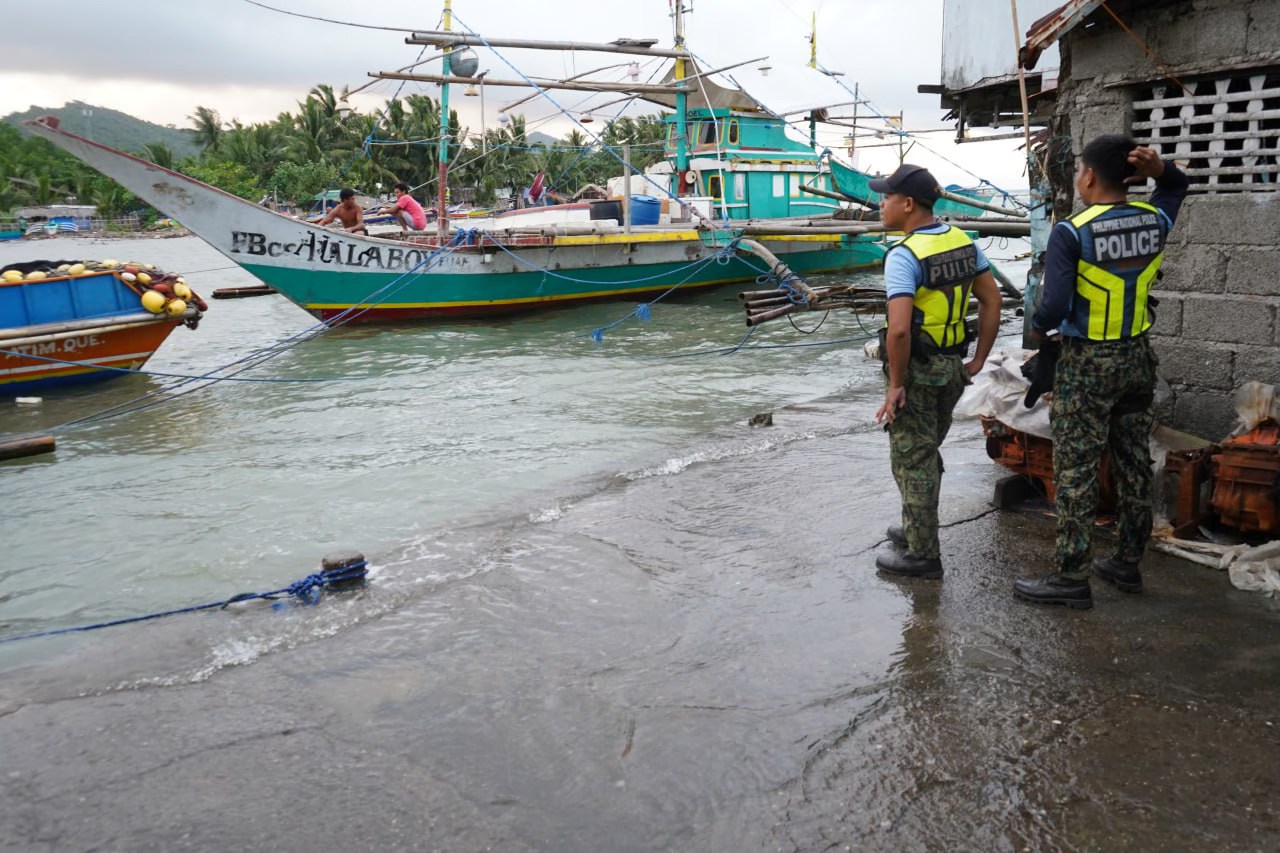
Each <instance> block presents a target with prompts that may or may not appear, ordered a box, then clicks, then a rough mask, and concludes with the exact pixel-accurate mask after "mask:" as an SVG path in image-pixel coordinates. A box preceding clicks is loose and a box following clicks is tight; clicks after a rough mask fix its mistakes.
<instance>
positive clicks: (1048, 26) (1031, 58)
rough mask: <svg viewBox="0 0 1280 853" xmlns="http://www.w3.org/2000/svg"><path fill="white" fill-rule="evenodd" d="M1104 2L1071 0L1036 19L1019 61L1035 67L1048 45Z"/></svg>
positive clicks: (1025, 65)
mask: <svg viewBox="0 0 1280 853" xmlns="http://www.w3.org/2000/svg"><path fill="white" fill-rule="evenodd" d="M1102 3H1103V0H1069V2H1066V3H1063V4H1062V5H1061V6H1059V7H1058V8H1057V9H1054V10H1053V11H1052V12H1050V13H1049V14H1047V15H1045V16H1044V17H1043V18H1041V19H1040V20H1038V21H1036V22H1035V23H1034V24H1032V25H1031V29H1029V30H1027V41H1026V44H1024V45H1023V46H1022V47H1021V49H1019V51H1018V62H1019V63H1021V65H1022V67H1023V68H1035V67H1036V62H1037V61H1038V60H1039V59H1040V54H1041V53H1043V52H1044V49H1045V48H1046V47H1048V46H1049V45H1051V44H1053V43H1054V42H1056V41H1057V40H1058V39H1060V38H1062V37H1063V36H1064V35H1066V34H1067V33H1068V32H1069V31H1071V30H1072V29H1073V28H1074V27H1075V26H1076V25H1077V24H1079V23H1080V22H1081V21H1083V20H1084V19H1085V18H1087V17H1089V14H1090V13H1091V12H1093V10H1094V9H1097V8H1098V7H1099V6H1101V5H1102Z"/></svg>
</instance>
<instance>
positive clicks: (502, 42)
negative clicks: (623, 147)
mask: <svg viewBox="0 0 1280 853" xmlns="http://www.w3.org/2000/svg"><path fill="white" fill-rule="evenodd" d="M448 26H449V25H448V24H447V23H446V24H445V31H444V32H440V31H428V32H416V33H414V34H413V35H412V36H411V37H409V38H406V39H405V40H404V41H405V44H420V45H431V46H435V47H461V46H469V47H526V48H529V49H531V50H554V51H566V50H568V51H575V50H581V51H587V52H591V53H631V54H638V55H640V56H662V57H666V58H668V59H687V58H689V51H687V50H685V49H684V46H683V44H684V43H683V40H681V41H678V42H677V44H676V47H674V48H671V49H666V48H661V47H652V46H650V45H640V44H593V43H589V42H575V41H539V40H536V39H493V38H480V37H478V36H469V35H464V34H462V33H454V32H449V31H448ZM678 26H679V24H677V27H678Z"/></svg>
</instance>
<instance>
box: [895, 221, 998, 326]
mask: <svg viewBox="0 0 1280 853" xmlns="http://www.w3.org/2000/svg"><path fill="white" fill-rule="evenodd" d="M900 247H901V248H903V249H905V250H906V251H908V252H910V253H911V254H912V255H914V256H915V259H916V260H917V261H919V263H920V272H921V278H920V284H919V286H918V287H917V288H916V295H915V298H914V299H913V305H914V308H913V310H912V323H911V328H912V331H913V332H914V333H915V337H917V338H919V337H921V336H923V337H924V341H922V343H924V344H925V345H926V349H927V348H928V345H929V344H932V345H933V346H934V347H936V348H938V349H939V350H946V349H951V348H952V347H959V346H963V344H964V343H965V328H964V316H965V313H966V312H967V311H968V309H969V294H970V293H972V291H973V280H974V278H975V277H977V275H978V249H977V247H976V246H974V245H973V241H972V240H970V239H969V235H968V234H965V233H964V232H963V231H961V230H960V229H959V228H956V227H954V226H952V227H949V228H948V229H947V230H946V231H944V232H943V233H941V234H925V233H921V232H916V233H913V234H910V235H908V236H907V238H906V239H905V240H903V241H902V242H901V243H898V244H897V245H895V246H894V247H893V248H894V249H898V248H900Z"/></svg>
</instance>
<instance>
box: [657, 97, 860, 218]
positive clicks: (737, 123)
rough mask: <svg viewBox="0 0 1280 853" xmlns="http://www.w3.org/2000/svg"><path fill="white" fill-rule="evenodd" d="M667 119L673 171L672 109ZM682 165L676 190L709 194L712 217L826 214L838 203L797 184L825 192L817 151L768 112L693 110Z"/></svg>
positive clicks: (828, 187) (675, 126)
mask: <svg viewBox="0 0 1280 853" xmlns="http://www.w3.org/2000/svg"><path fill="white" fill-rule="evenodd" d="M664 121H665V122H666V124H667V138H666V150H667V154H668V162H669V163H670V164H671V169H672V172H673V173H674V172H677V169H676V166H675V160H676V156H677V154H678V147H679V141H680V140H679V135H678V134H679V123H678V121H677V118H676V116H675V115H674V114H673V115H668V116H666V117H665V118H664ZM685 137H686V138H685V146H686V148H685V150H686V151H687V152H688V161H689V165H688V168H687V169H686V170H685V171H684V172H682V173H679V174H678V175H677V178H678V181H677V183H678V186H677V187H676V192H675V194H676V195H679V196H704V197H708V198H710V199H711V205H712V213H713V215H714V216H715V218H716V219H730V220H735V219H780V218H784V217H790V216H829V215H831V214H832V213H833V212H834V211H835V210H837V209H838V208H839V203H838V202H836V201H835V200H833V199H830V198H824V197H822V196H818V195H812V194H809V193H805V192H804V191H803V190H802V189H801V188H802V187H815V188H817V189H819V190H823V191H825V192H832V191H833V190H834V187H833V186H832V183H831V175H830V173H829V172H828V171H827V170H826V169H825V168H824V165H823V160H822V156H821V155H820V154H819V153H818V152H816V151H814V150H813V149H812V148H811V147H810V146H809V145H807V144H805V143H803V142H799V141H796V140H794V139H791V138H789V137H788V136H787V132H786V122H785V121H783V120H782V119H780V118H777V117H775V116H771V115H763V114H762V115H743V114H742V113H741V112H736V111H734V110H732V109H707V108H702V109H694V110H690V111H689V116H688V119H687V120H686V122H685Z"/></svg>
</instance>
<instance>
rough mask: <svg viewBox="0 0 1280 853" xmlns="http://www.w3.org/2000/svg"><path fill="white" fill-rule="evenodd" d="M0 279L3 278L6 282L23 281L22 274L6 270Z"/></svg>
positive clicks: (0, 275)
mask: <svg viewBox="0 0 1280 853" xmlns="http://www.w3.org/2000/svg"><path fill="white" fill-rule="evenodd" d="M0 278H3V279H4V280H5V281H22V273H20V272H18V271H17V270H5V271H4V272H3V273H0Z"/></svg>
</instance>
